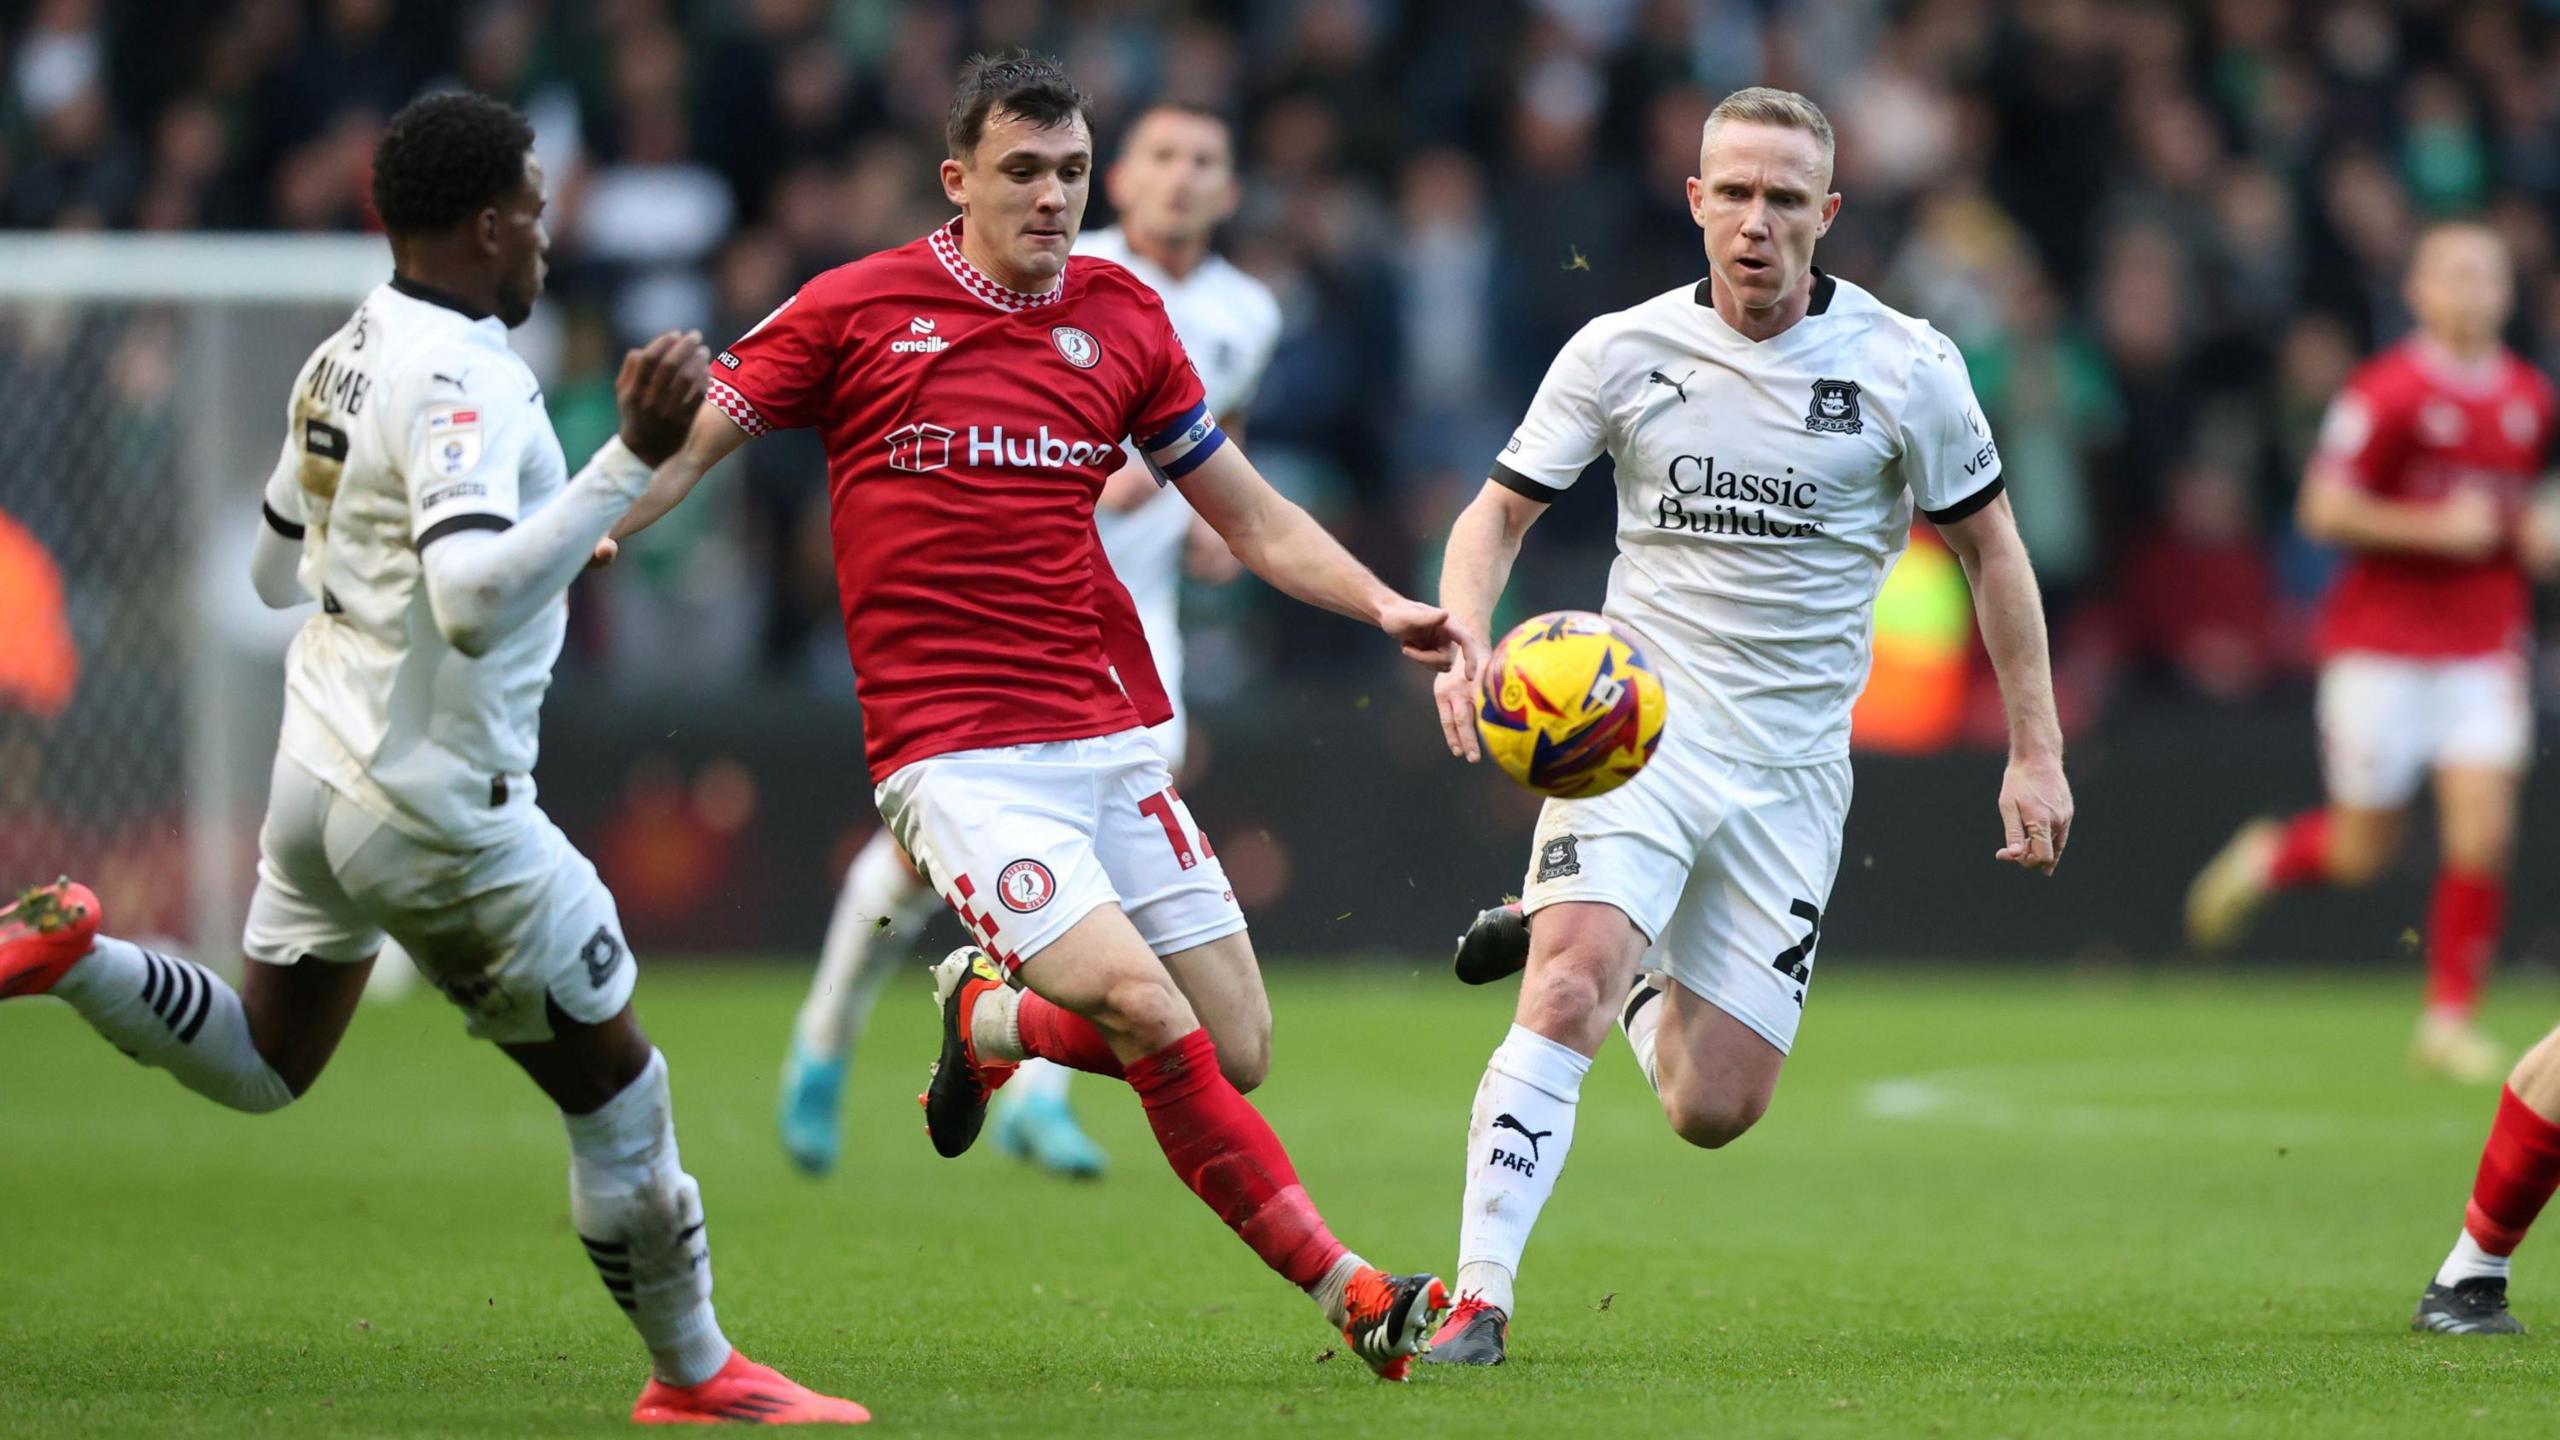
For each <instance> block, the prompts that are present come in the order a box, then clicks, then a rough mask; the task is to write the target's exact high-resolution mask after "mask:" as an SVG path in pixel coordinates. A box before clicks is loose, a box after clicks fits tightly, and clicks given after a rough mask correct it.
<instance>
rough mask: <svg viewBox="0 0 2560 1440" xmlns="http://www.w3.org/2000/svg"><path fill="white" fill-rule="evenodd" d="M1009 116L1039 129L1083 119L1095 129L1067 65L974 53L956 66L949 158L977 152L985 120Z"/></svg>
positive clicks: (946, 126)
mask: <svg viewBox="0 0 2560 1440" xmlns="http://www.w3.org/2000/svg"><path fill="white" fill-rule="evenodd" d="M998 114H1011V115H1019V116H1021V117H1022V118H1023V119H1025V120H1028V121H1030V122H1031V123H1032V124H1034V125H1036V126H1038V127H1040V128H1041V129H1043V130H1050V129H1055V128H1056V127H1058V126H1060V125H1065V124H1068V123H1070V122H1072V121H1075V120H1078V119H1081V120H1083V121H1084V126H1085V129H1086V130H1088V131H1090V130H1092V129H1093V102H1092V101H1090V100H1088V99H1086V98H1085V96H1084V92H1083V91H1081V90H1078V89H1077V88H1076V82H1074V81H1073V80H1070V79H1068V78H1067V71H1066V67H1065V66H1063V65H1060V64H1059V63H1058V62H1057V61H1056V60H1055V59H1053V58H1051V57H1050V56H1047V55H1041V54H1037V53H1035V52H1033V51H1029V50H1015V51H1012V52H1010V53H1008V54H1003V55H972V56H970V57H969V63H968V64H966V65H964V66H962V67H960V84H959V86H958V87H957V88H955V89H954V90H953V91H952V92H951V116H950V118H949V119H948V120H946V121H944V122H943V126H942V136H943V138H944V139H945V140H947V141H949V142H950V144H951V158H952V159H954V160H966V159H968V158H969V157H970V156H972V155H974V154H976V153H977V150H978V141H979V140H980V139H982V138H984V137H985V135H986V133H987V117H988V116H990V115H998Z"/></svg>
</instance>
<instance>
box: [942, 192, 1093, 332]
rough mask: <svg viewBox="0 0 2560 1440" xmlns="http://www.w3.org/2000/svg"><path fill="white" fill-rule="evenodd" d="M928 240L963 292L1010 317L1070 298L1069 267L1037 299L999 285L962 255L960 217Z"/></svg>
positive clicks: (1072, 262) (1070, 258)
mask: <svg viewBox="0 0 2560 1440" xmlns="http://www.w3.org/2000/svg"><path fill="white" fill-rule="evenodd" d="M925 238H926V240H927V241H928V242H929V243H930V244H931V245H932V246H933V258H934V259H936V260H939V261H941V262H942V268H943V269H945V270H948V271H950V272H951V278H952V279H954V280H957V281H959V282H960V288H961V289H963V290H966V291H968V292H969V293H970V294H972V295H975V296H977V297H978V298H979V299H981V300H984V301H986V302H987V303H988V304H989V305H992V306H994V307H995V308H997V309H998V310H1002V311H1004V312H1005V313H1006V314H1008V315H1010V314H1013V313H1015V312H1016V311H1021V310H1037V309H1039V308H1040V307H1041V306H1043V305H1055V304H1057V303H1058V302H1059V301H1060V300H1061V299H1064V298H1065V297H1066V293H1067V272H1066V268H1065V266H1061V267H1059V270H1058V281H1057V283H1056V284H1054V285H1052V286H1050V287H1049V288H1048V289H1046V290H1043V291H1041V292H1040V293H1039V294H1037V295H1034V294H1032V293H1030V292H1029V291H1026V290H1015V289H1011V288H1009V287H1007V286H1004V285H1000V284H998V283H996V278H995V277H994V276H992V275H990V274H988V273H987V272H986V271H984V270H981V269H979V268H978V267H977V266H976V265H973V264H971V263H970V261H969V257H968V256H966V255H963V254H961V253H960V219H959V217H958V216H956V215H955V216H953V217H952V218H951V221H950V222H949V223H948V224H946V225H944V226H943V227H942V228H941V229H939V230H936V231H934V232H933V233H932V234H931V235H929V236H927V237H925ZM1074 263H1075V260H1074V258H1073V257H1069V259H1068V261H1067V264H1068V265H1072V264H1074Z"/></svg>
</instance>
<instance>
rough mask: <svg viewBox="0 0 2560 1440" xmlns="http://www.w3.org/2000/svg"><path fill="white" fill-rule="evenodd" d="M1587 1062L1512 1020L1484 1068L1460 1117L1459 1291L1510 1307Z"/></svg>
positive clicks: (1551, 1189) (1569, 1140)
mask: <svg viewBox="0 0 2560 1440" xmlns="http://www.w3.org/2000/svg"><path fill="white" fill-rule="evenodd" d="M1590 1069H1591V1059H1590V1057H1589V1056H1586V1055H1579V1054H1576V1053H1575V1052H1574V1051H1573V1049H1572V1048H1571V1047H1570V1046H1565V1045H1559V1044H1557V1043H1556V1042H1555V1041H1553V1040H1550V1039H1548V1038H1547V1037H1546V1036H1544V1035H1541V1034H1539V1033H1538V1032H1536V1031H1534V1030H1531V1029H1529V1028H1527V1027H1526V1026H1521V1025H1514V1026H1512V1027H1511V1033H1510V1034H1509V1035H1507V1036H1505V1037H1503V1041H1502V1043H1501V1044H1500V1045H1499V1046H1497V1047H1495V1049H1494V1052H1493V1059H1492V1060H1491V1061H1490V1062H1488V1063H1487V1064H1486V1065H1485V1068H1484V1081H1483V1083H1482V1084H1479V1085H1478V1086H1476V1104H1475V1111H1474V1114H1473V1115H1472V1116H1470V1117H1469V1119H1468V1121H1467V1198H1466V1204H1465V1208H1464V1209H1463V1210H1462V1211H1461V1212H1460V1213H1459V1216H1458V1293H1459V1294H1460V1295H1467V1294H1475V1295H1478V1296H1481V1297H1482V1298H1483V1299H1484V1301H1485V1303H1487V1304H1489V1305H1492V1306H1494V1307H1495V1308H1496V1309H1499V1310H1501V1311H1502V1312H1503V1313H1504V1314H1506V1315H1508V1314H1510V1313H1511V1281H1512V1277H1514V1276H1516V1275H1518V1274H1519V1273H1520V1252H1521V1251H1523V1250H1526V1249H1527V1248H1528V1247H1529V1231H1530V1229H1531V1228H1532V1227H1533V1226H1535V1225H1536V1224H1537V1223H1538V1212H1539V1211H1540V1210H1541V1209H1543V1208H1545V1206H1546V1203H1547V1197H1548V1196H1549V1195H1552V1194H1554V1193H1555V1188H1556V1176H1557V1175H1558V1174H1559V1173H1561V1172H1562V1171H1563V1169H1564V1156H1565V1151H1566V1150H1567V1149H1568V1148H1569V1147H1570V1146H1571V1145H1572V1144H1573V1110H1574V1105H1575V1103H1576V1102H1577V1101H1578V1100H1580V1099H1581V1096H1582V1077H1583V1076H1584V1075H1585V1074H1587V1073H1589V1071H1590Z"/></svg>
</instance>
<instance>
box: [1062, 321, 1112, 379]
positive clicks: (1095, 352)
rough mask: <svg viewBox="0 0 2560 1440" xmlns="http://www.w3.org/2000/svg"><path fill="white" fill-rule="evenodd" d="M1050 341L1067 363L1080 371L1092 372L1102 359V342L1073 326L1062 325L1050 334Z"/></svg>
mask: <svg viewBox="0 0 2560 1440" xmlns="http://www.w3.org/2000/svg"><path fill="white" fill-rule="evenodd" d="M1049 340H1050V342H1051V343H1052V344H1054V345H1056V346H1057V347H1058V353H1059V354H1061V355H1064V356H1065V357H1067V363H1068V364H1070V365H1073V366H1074V367H1076V368H1077V369H1079V370H1090V369H1092V368H1093V367H1094V364H1095V362H1097V361H1099V360H1101V359H1102V342H1101V341H1099V340H1096V339H1094V338H1093V337H1092V336H1090V335H1088V334H1086V333H1085V332H1083V331H1082V330H1079V329H1077V328H1076V327H1074V326H1073V325H1060V326H1058V327H1056V328H1055V329H1053V330H1051V331H1050V332H1049Z"/></svg>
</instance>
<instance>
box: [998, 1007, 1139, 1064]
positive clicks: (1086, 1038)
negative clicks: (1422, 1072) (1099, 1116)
mask: <svg viewBox="0 0 2560 1440" xmlns="http://www.w3.org/2000/svg"><path fill="white" fill-rule="evenodd" d="M1013 1020H1014V1028H1015V1029H1016V1030H1018V1031H1020V1032H1021V1035H1022V1048H1023V1050H1024V1051H1026V1052H1027V1053H1029V1054H1031V1055H1034V1056H1037V1057H1039V1058H1040V1059H1043V1060H1054V1061H1056V1062H1057V1063H1058V1064H1061V1065H1064V1066H1066V1067H1067V1068H1068V1069H1070V1070H1082V1071H1083V1072H1085V1073H1086V1074H1088V1075H1108V1076H1110V1077H1111V1078H1112V1079H1114V1080H1118V1079H1120V1078H1122V1076H1121V1067H1120V1057H1119V1056H1117V1055H1114V1054H1112V1053H1111V1042H1109V1041H1107V1040H1105V1039H1103V1038H1102V1032H1101V1031H1099V1030H1096V1029H1095V1028H1093V1022H1092V1021H1090V1020H1087V1019H1086V1018H1084V1017H1083V1016H1081V1015H1079V1014H1077V1013H1076V1012H1074V1011H1073V1010H1068V1009H1065V1008H1063V1007H1060V1006H1057V1005H1053V1004H1051V1003H1049V1002H1048V1001H1046V1000H1043V999H1041V998H1040V997H1039V996H1037V995H1035V994H1033V993H1031V992H1030V991H1028V990H1025V991H1023V992H1022V999H1021V1001H1020V1002H1019V1003H1018V1004H1016V1005H1015V1007H1014V1011H1013Z"/></svg>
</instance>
